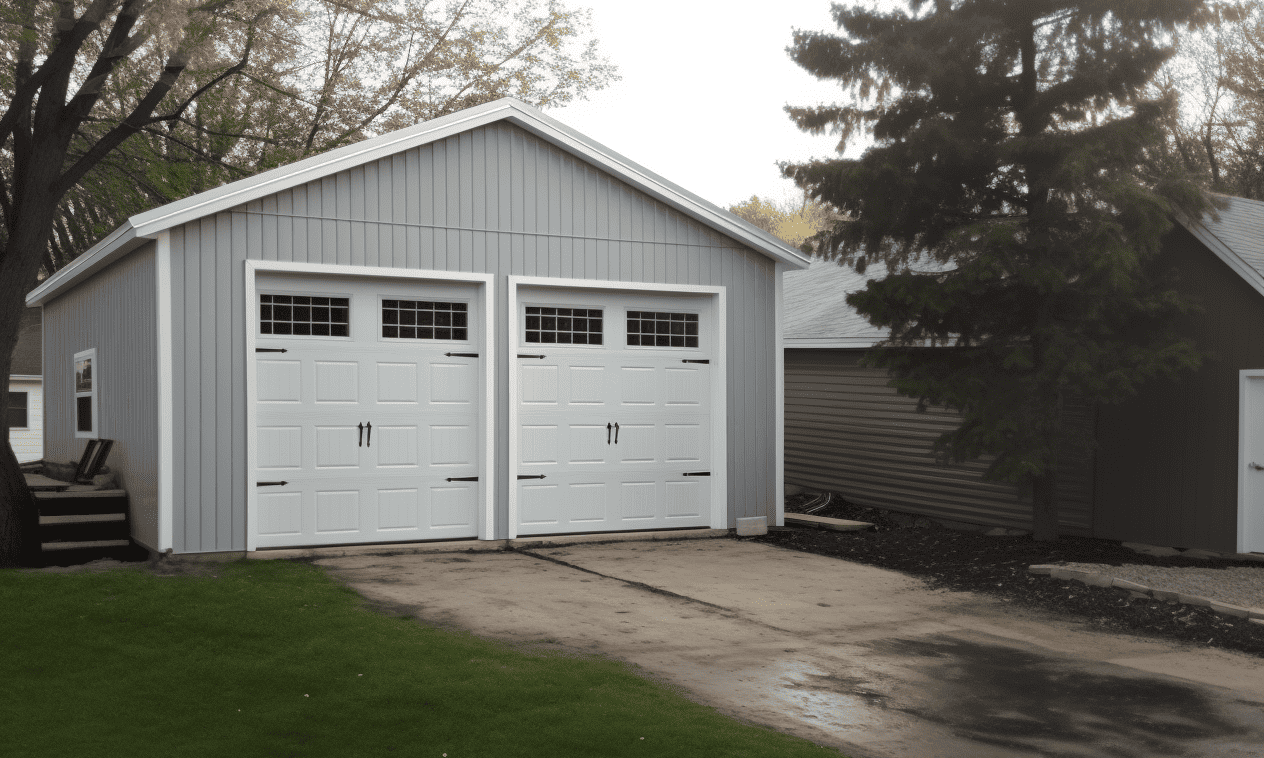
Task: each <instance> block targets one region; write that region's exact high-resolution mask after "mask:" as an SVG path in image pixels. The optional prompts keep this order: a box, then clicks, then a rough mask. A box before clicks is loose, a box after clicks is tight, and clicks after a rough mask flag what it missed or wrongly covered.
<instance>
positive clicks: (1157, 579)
mask: <svg viewBox="0 0 1264 758" xmlns="http://www.w3.org/2000/svg"><path fill="white" fill-rule="evenodd" d="M1065 567H1066V568H1071V569H1083V570H1085V571H1092V572H1094V573H1098V574H1107V575H1109V576H1112V577H1114V578H1116V579H1126V580H1127V581H1129V582H1136V583H1137V584H1143V585H1145V586H1146V587H1149V588H1150V589H1152V590H1168V591H1169V592H1180V593H1184V594H1186V595H1197V596H1198V597H1205V598H1207V599H1208V600H1219V601H1220V602H1222V603H1230V604H1232V605H1240V606H1242V607H1244V608H1264V565H1261V566H1260V567H1258V568H1256V567H1254V566H1228V567H1225V568H1210V567H1206V568H1204V567H1201V566H1182V567H1179V568H1178V567H1175V566H1145V565H1136V564H1131V563H1125V564H1123V565H1122V566H1112V565H1109V564H1105V563H1067V564H1065Z"/></svg>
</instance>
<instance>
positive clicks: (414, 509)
mask: <svg viewBox="0 0 1264 758" xmlns="http://www.w3.org/2000/svg"><path fill="white" fill-rule="evenodd" d="M420 511H421V490H420V489H418V488H416V487H404V488H399V489H379V490H378V491H377V528H378V530H380V531H398V530H408V529H416V528H417V526H418V525H419V515H420Z"/></svg>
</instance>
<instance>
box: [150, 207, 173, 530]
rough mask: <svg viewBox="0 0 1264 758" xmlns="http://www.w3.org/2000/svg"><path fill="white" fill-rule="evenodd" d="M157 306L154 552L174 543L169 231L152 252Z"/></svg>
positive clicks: (161, 236) (162, 236) (161, 234)
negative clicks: (156, 495) (156, 432)
mask: <svg viewBox="0 0 1264 758" xmlns="http://www.w3.org/2000/svg"><path fill="white" fill-rule="evenodd" d="M154 271H155V276H154V280H155V289H156V290H157V292H156V295H157V308H158V329H157V332H158V333H157V338H158V397H157V399H156V402H157V404H158V544H157V546H156V547H157V549H158V552H165V551H167V550H170V549H173V548H174V543H175V405H174V402H175V401H174V397H175V393H174V387H175V385H174V381H175V379H174V376H175V375H174V371H173V364H172V355H173V344H172V339H173V334H172V311H171V233H170V232H167V231H164V232H161V233H159V234H158V239H157V245H156V249H155V251H154Z"/></svg>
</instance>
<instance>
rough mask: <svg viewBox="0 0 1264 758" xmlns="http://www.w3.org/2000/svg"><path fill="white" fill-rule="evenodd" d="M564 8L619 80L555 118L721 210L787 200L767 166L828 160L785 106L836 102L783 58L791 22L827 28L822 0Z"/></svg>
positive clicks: (827, 88)
mask: <svg viewBox="0 0 1264 758" xmlns="http://www.w3.org/2000/svg"><path fill="white" fill-rule="evenodd" d="M573 2H574V4H575V5H578V6H587V7H590V8H592V17H593V26H594V32H595V33H596V36H597V38H598V39H599V40H600V43H601V47H602V49H603V50H604V51H605V53H606V56H607V57H608V58H609V59H610V60H611V61H612V62H613V63H615V64H616V65H617V66H618V67H619V73H620V74H621V75H622V77H623V78H622V80H620V81H618V82H615V83H614V84H612V85H610V86H609V87H607V88H606V89H604V90H601V91H599V92H596V93H594V94H593V95H591V96H590V98H589V99H588V100H587V101H583V102H578V103H573V104H571V105H568V106H565V107H563V108H554V109H550V110H549V115H551V116H553V117H554V118H556V119H558V120H560V121H562V122H563V123H565V124H567V125H568V126H571V127H573V128H575V129H577V130H579V131H580V132H582V133H584V134H586V135H588V136H589V137H591V138H593V139H595V140H597V141H598V142H601V143H602V144H604V145H606V146H607V147H609V148H610V149H612V150H614V151H616V152H619V153H622V154H623V155H625V156H627V157H628V158H630V159H632V160H634V161H636V162H637V163H640V164H641V165H643V166H645V167H646V168H649V169H651V170H652V171H654V172H656V173H658V174H660V175H662V176H664V177H666V178H667V179H670V180H671V181H673V182H675V183H676V184H679V185H681V186H682V187H684V188H685V189H687V190H689V191H691V192H694V193H695V194H698V195H701V196H702V197H704V198H706V199H707V200H710V201H711V202H713V203H715V204H716V205H719V206H722V207H727V206H729V205H730V204H732V203H736V202H739V201H741V200H744V199H746V198H749V197H750V196H751V195H760V196H761V197H769V198H772V199H776V200H787V199H796V200H797V199H798V198H799V196H800V193H799V191H798V190H797V189H796V188H795V187H794V185H793V184H792V183H791V182H790V181H788V180H786V179H783V178H781V174H780V172H779V171H778V169H777V165H776V164H777V161H783V160H789V161H800V160H804V159H806V158H809V157H812V156H828V155H832V154H833V152H834V147H835V145H836V144H837V139H836V138H832V137H830V136H828V135H825V136H819V137H812V136H809V135H807V134H805V133H803V132H800V131H799V130H798V129H797V128H796V127H795V126H794V124H793V123H791V121H790V119H789V117H788V116H787V115H786V113H785V111H784V110H783V108H784V107H785V105H786V104H787V103H789V104H793V105H804V104H815V103H819V102H834V101H837V100H839V99H840V98H839V95H840V94H841V90H840V89H839V88H838V87H837V85H829V84H825V83H822V82H820V81H818V80H817V79H814V78H813V77H811V76H810V75H808V74H807V73H806V72H805V71H803V69H801V68H799V67H798V66H796V65H795V64H794V63H793V62H791V60H790V58H789V57H788V56H787V55H786V52H785V49H786V47H787V46H789V45H790V42H791V33H792V29H794V28H796V27H797V28H800V29H828V30H831V31H833V30H835V26H834V24H833V20H832V19H831V17H830V14H829V8H830V2H829V0H754V1H753V2H749V3H733V2H726V3H721V2H717V1H716V0H573ZM748 9H757V10H755V11H754V12H750V11H748Z"/></svg>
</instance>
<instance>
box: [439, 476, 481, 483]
mask: <svg viewBox="0 0 1264 758" xmlns="http://www.w3.org/2000/svg"><path fill="white" fill-rule="evenodd" d="M444 481H448V482H477V481H478V477H477V476H449V477H448V478H447V479H445V480H444Z"/></svg>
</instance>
